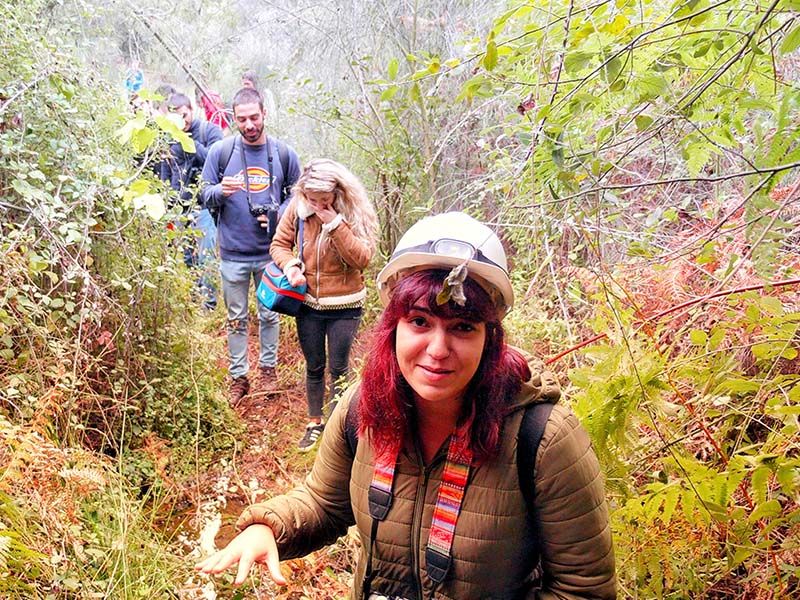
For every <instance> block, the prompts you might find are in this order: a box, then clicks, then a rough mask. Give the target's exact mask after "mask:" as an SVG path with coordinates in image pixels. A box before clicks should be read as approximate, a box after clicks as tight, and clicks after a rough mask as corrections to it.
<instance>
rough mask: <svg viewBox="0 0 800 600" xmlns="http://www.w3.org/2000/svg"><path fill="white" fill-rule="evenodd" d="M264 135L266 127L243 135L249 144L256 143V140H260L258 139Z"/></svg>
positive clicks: (245, 132)
mask: <svg viewBox="0 0 800 600" xmlns="http://www.w3.org/2000/svg"><path fill="white" fill-rule="evenodd" d="M262 133H264V126H263V125H262V126H261V127H259V128H258V129H256V130H254V131H251V132H248V131H244V132H243V133H242V137H243V138H244V139H246V140H247V141H248V142H255V141H256V140H258V138H260V137H261V134H262Z"/></svg>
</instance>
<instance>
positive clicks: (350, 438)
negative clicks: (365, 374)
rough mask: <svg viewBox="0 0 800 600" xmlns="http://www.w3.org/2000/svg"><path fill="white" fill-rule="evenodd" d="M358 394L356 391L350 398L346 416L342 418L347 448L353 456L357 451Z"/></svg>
mask: <svg viewBox="0 0 800 600" xmlns="http://www.w3.org/2000/svg"><path fill="white" fill-rule="evenodd" d="M358 392H359V390H356V391H355V392H353V395H352V396H351V397H350V403H349V404H348V405H347V416H346V417H345V418H344V436H345V438H347V447H348V448H349V449H350V454H352V455H353V456H355V455H356V450H357V449H358Z"/></svg>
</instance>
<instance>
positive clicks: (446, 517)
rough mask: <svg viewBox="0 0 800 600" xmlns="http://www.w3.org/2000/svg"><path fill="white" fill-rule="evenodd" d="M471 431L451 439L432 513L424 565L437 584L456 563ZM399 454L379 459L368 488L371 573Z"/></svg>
mask: <svg viewBox="0 0 800 600" xmlns="http://www.w3.org/2000/svg"><path fill="white" fill-rule="evenodd" d="M470 421H471V420H470ZM469 431H470V427H469V423H466V424H464V425H462V426H460V427H458V428H456V430H455V431H454V432H453V434H452V435H451V436H450V443H449V445H448V448H447V460H446V461H445V464H444V471H443V472H442V481H441V483H440V484H439V490H438V493H437V496H436V506H435V507H434V509H433V518H432V520H431V529H430V533H429V534H428V545H427V547H426V549H425V563H426V570H427V573H428V577H430V578H431V580H433V581H434V582H435V583H437V584H439V583H442V581H444V578H445V576H446V575H447V572H448V571H449V570H450V565H451V564H452V562H453V559H452V555H451V552H450V551H451V550H452V547H453V538H454V537H455V531H456V523H457V522H458V515H459V513H460V512H461V503H462V502H463V500H464V493H465V491H466V488H467V481H468V480H469V471H470V468H471V466H472V457H473V454H472V450H471V449H470V447H469ZM398 454H399V449H398V451H397V452H396V453H394V454H390V455H388V456H385V457H382V458H380V459H378V460H377V461H376V463H375V469H374V471H373V474H372V483H371V484H370V487H369V512H370V515H371V516H372V519H373V528H372V535H371V540H370V552H369V561H368V563H369V564H368V570H370V571H371V562H372V551H373V548H372V546H373V544H374V543H375V534H376V533H377V524H378V521H382V520H384V519H385V518H386V515H387V514H388V513H389V508H390V507H391V504H392V487H393V484H394V475H395V468H396V466H397V457H398ZM371 576H372V573H369V574H368V578H369V579H371Z"/></svg>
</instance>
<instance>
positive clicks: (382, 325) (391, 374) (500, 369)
mask: <svg viewBox="0 0 800 600" xmlns="http://www.w3.org/2000/svg"><path fill="white" fill-rule="evenodd" d="M448 273H449V271H447V270H442V269H430V270H425V271H418V272H416V273H413V274H412V275H409V276H407V277H405V278H403V279H402V280H401V281H400V283H399V284H398V286H397V288H396V289H395V290H394V293H393V295H392V299H391V301H390V302H389V305H388V306H387V307H386V309H385V310H384V312H383V314H382V315H381V318H380V320H379V321H378V324H377V326H376V328H375V331H374V337H373V338H372V345H371V346H372V347H371V349H370V353H369V355H368V356H369V357H370V358H369V360H368V362H367V365H366V366H365V368H364V372H363V374H362V382H361V388H360V395H359V401H358V402H359V405H358V413H359V434H361V436H362V437H363V435H364V434H365V433H366V432H369V433H370V435H371V441H372V445H373V450H374V451H375V452H376V454H378V455H383V454H385V453H390V452H391V453H394V452H395V451H396V450H397V449H398V448H399V447H400V446H402V444H403V440H404V439H405V435H406V432H407V430H408V427H409V424H410V423H413V419H414V396H413V393H412V390H411V387H410V386H409V385H408V383H407V382H406V380H405V378H404V377H403V375H402V374H401V373H400V365H399V364H398V362H397V354H396V352H395V336H396V332H397V323H398V322H399V321H400V319H402V318H403V317H405V316H406V315H407V314H408V313H409V312H410V311H411V307H412V306H414V305H415V304H420V303H421V304H423V305H425V306H426V307H427V308H428V310H430V311H431V312H432V313H433V314H434V315H436V316H438V317H440V318H444V319H453V318H458V319H466V320H468V321H471V322H473V323H485V326H486V341H485V343H484V347H483V355H482V357H481V362H480V364H479V365H478V370H477V371H476V372H475V375H474V376H473V378H472V380H471V381H470V383H469V386H468V387H467V391H466V396H465V397H466V399H467V402H465V404H464V411H463V414H462V415H461V418H462V419H464V418H466V417H468V416H469V414H470V413H471V409H472V407H473V405H474V408H475V419H474V421H473V424H472V431H471V438H470V440H471V441H470V445H471V447H472V451H473V453H474V455H475V458H476V460H478V461H482V460H485V459H487V458H490V457H492V456H493V455H494V454H495V453H496V451H497V449H498V447H499V441H500V431H501V428H502V425H503V419H504V417H505V416H506V414H507V410H508V406H509V404H510V403H511V401H512V400H513V399H514V396H515V395H516V394H517V393H518V392H519V390H520V388H521V386H522V382H523V381H527V380H528V379H530V376H531V372H530V369H529V368H528V365H527V362H526V361H525V359H524V357H522V356H521V355H520V354H519V352H516V351H515V350H513V349H512V348H509V347H508V346H507V345H506V344H505V341H504V338H505V336H504V333H503V327H502V325H501V324H500V320H499V318H498V315H497V307H496V306H495V305H494V304H493V303H492V300H491V298H490V297H489V294H487V293H486V291H485V290H484V289H483V288H482V287H481V286H480V285H479V284H478V283H476V282H475V281H474V280H472V279H469V278H467V280H466V281H465V282H464V295H465V296H466V298H467V302H466V305H465V306H463V307H462V306H458V305H457V304H455V303H454V302H452V301H451V302H448V303H446V304H441V305H440V304H438V303H437V302H436V296H437V294H438V293H439V292H440V291H441V290H442V283H443V282H444V279H445V277H446V276H447V275H448ZM470 402H471V403H472V404H470Z"/></svg>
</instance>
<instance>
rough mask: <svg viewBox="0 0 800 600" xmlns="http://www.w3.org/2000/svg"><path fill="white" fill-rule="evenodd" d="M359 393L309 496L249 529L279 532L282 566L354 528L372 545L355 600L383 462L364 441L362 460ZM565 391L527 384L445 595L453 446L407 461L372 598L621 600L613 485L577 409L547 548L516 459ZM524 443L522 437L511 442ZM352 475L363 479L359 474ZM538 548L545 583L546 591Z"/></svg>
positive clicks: (270, 510) (383, 534)
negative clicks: (543, 411) (443, 500)
mask: <svg viewBox="0 0 800 600" xmlns="http://www.w3.org/2000/svg"><path fill="white" fill-rule="evenodd" d="M354 389H355V386H354V387H353V388H351V389H350V391H349V392H348V393H347V394H346V395H345V396H346V397H345V398H344V399H343V401H342V402H340V403H339V406H338V408H337V409H336V410H335V411H334V414H333V415H332V417H331V420H330V421H329V422H328V424H327V426H326V428H325V433H324V435H323V437H322V442H321V446H320V449H319V453H318V455H317V459H316V461H315V462H314V466H313V468H312V470H311V473H310V474H309V475H308V477H307V478H306V480H305V483H304V484H303V486H301V487H299V488H297V489H295V490H293V491H292V492H290V493H289V494H287V495H284V496H279V497H277V498H274V499H272V500H270V501H267V502H264V503H261V504H256V505H253V506H251V507H250V508H248V509H247V510H245V511H244V513H242V516H241V517H240V518H239V521H238V523H237V526H238V527H239V528H244V527H247V526H248V525H250V524H253V523H264V524H266V525H268V526H270V527H271V528H272V530H273V531H274V532H275V537H276V540H277V543H278V550H279V553H280V556H281V559H283V560H285V559H289V558H295V557H299V556H303V555H305V554H308V553H309V552H311V551H313V550H315V549H318V548H320V547H322V546H324V545H326V544H329V543H331V542H333V541H334V540H335V539H336V538H338V537H339V536H341V535H343V534H344V533H345V532H346V530H347V527H348V526H350V525H352V524H353V523H354V522H355V524H356V525H357V528H358V532H359V534H360V537H361V540H362V550H361V556H360V557H359V561H358V567H357V570H356V577H355V583H354V589H353V591H352V594H351V597H352V598H355V599H360V598H361V597H362V592H361V582H362V581H363V575H364V570H365V563H366V549H367V547H368V546H369V539H370V529H371V525H372V519H371V517H370V515H369V506H368V501H367V490H368V489H369V485H370V482H371V480H372V471H373V455H372V451H371V448H370V446H369V444H368V443H364V442H365V441H366V440H363V439H362V440H360V442H359V443H358V446H357V449H356V456H355V459H353V457H352V455H351V453H350V449H349V445H348V442H347V439H346V433H345V417H346V413H347V404H348V402H349V400H350V396H352V395H353V393H352V392H353V390H354ZM558 397H559V389H558V384H557V383H556V382H555V380H554V379H552V378H551V377H548V376H541V377H540V376H534V377H533V378H532V380H531V381H529V382H527V383H526V384H525V385H524V387H523V389H522V391H521V392H520V394H519V396H518V397H517V401H516V403H515V410H513V411H512V412H511V414H510V415H509V416H508V417H507V419H506V422H505V425H504V431H505V432H506V435H504V440H503V442H502V448H501V450H500V453H499V455H498V457H497V458H496V459H494V460H492V461H491V462H488V463H486V464H483V465H480V466H478V467H477V468H475V467H473V468H472V470H471V471H470V479H469V483H468V487H467V490H466V494H465V496H464V500H463V503H462V507H461V514H460V516H459V518H458V523H457V526H456V532H455V539H454V542H453V547H452V556H453V564H452V567H451V568H450V571H449V573H448V575H447V578H446V579H445V581H444V582H443V584H442V585H440V586H436V587H435V589H434V587H433V582H432V581H431V580H430V579H429V578H428V576H427V573H426V571H425V547H426V544H427V540H428V531H429V527H430V523H431V517H432V513H433V509H434V506H435V503H436V494H437V491H438V488H439V481H440V478H441V475H442V470H443V466H444V462H445V458H446V447H447V445H446V444H445V445H444V448H443V449H442V450H440V452H439V454H438V455H437V456H436V457H435V458H434V459H433V460H432V461H431V463H430V464H429V465H428V466H427V468H426V467H425V466H424V465H423V464H422V460H421V459H420V458H419V457H418V456H416V455H415V454H416V453H413V452H411V453H410V452H406V451H403V452H401V454H400V456H399V458H398V463H397V468H396V475H395V481H394V502H393V504H392V508H391V510H390V511H389V514H388V516H387V518H386V520H385V521H382V522H381V523H380V525H379V527H378V530H377V538H376V543H375V548H374V553H373V559H372V560H373V571H375V572H376V575H375V578H374V580H373V583H372V587H371V591H372V592H376V593H381V594H385V595H391V596H399V597H402V598H407V599H408V600H417V599H419V600H423V598H424V599H425V600H427V599H428V598H430V597H431V590H432V589H434V596H433V597H434V598H437V599H444V598H447V599H453V600H468V599H473V598H474V599H489V598H491V599H523V598H524V599H534V598H540V599H548V600H549V599H555V598H563V599H569V598H614V597H615V594H616V578H615V572H614V554H613V550H612V546H611V531H610V529H609V523H608V510H607V505H606V500H605V496H604V485H603V479H602V475H601V473H600V469H599V465H598V462H597V458H596V457H595V454H594V451H593V450H592V448H591V445H590V442H589V438H588V436H587V434H586V432H585V431H584V429H583V427H581V425H580V424H579V423H578V421H577V419H576V418H575V417H574V416H573V415H572V413H571V412H570V411H569V410H568V409H567V408H565V407H563V406H560V405H556V406H554V407H553V411H552V413H551V416H550V419H549V421H548V423H547V426H546V428H545V432H544V436H543V437H542V441H541V444H540V446H539V451H538V455H537V459H536V478H535V487H536V501H535V504H536V513H537V515H538V522H539V528H540V531H541V534H542V539H543V540H544V542H543V543H542V544H541V545H540V546H539V545H538V544H537V538H536V534H535V525H534V520H533V519H532V518H531V516H530V515H529V512H528V510H527V507H526V504H525V499H524V498H523V495H522V492H521V491H520V485H519V478H518V471H517V459H516V448H517V439H516V433H517V432H518V430H519V425H520V422H521V418H522V415H523V413H524V411H523V410H521V409H522V408H523V407H524V406H526V405H528V404H531V403H534V402H557V400H558ZM510 432H513V434H510ZM351 468H352V470H351ZM537 546H539V547H540V548H541V551H542V569H543V573H544V577H543V579H542V580H541V582H540V585H541V589H536V588H537V587H538V586H535V585H534V580H535V579H536V577H535V574H534V573H535V567H536V564H535V562H536V549H537Z"/></svg>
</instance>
